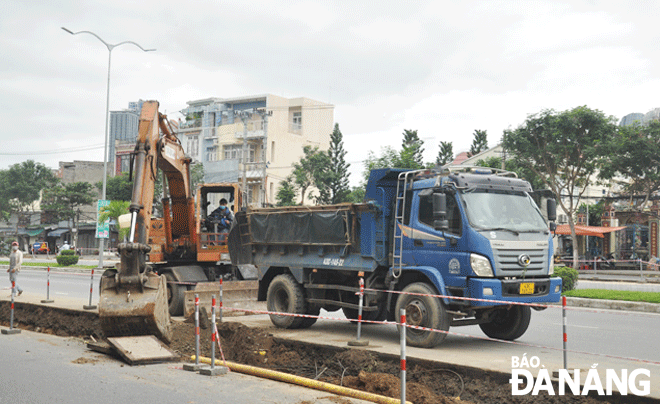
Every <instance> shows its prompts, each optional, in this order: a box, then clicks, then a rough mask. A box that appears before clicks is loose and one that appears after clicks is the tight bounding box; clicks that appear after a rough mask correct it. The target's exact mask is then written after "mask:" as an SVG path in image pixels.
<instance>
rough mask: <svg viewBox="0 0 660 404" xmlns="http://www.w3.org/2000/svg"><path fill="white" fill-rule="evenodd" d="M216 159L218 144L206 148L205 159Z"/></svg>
mask: <svg viewBox="0 0 660 404" xmlns="http://www.w3.org/2000/svg"><path fill="white" fill-rule="evenodd" d="M217 160H218V146H211V147H207V148H206V161H217Z"/></svg>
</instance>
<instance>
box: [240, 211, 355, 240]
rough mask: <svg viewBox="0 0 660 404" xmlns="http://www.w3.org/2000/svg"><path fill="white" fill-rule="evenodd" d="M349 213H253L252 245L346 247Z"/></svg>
mask: <svg viewBox="0 0 660 404" xmlns="http://www.w3.org/2000/svg"><path fill="white" fill-rule="evenodd" d="M347 214H348V212H347V211H321V212H318V211H317V212H314V211H309V212H299V211H298V212H287V211H281V212H268V213H250V214H248V221H249V225H250V241H251V242H252V243H256V244H288V245H346V244H348V243H349V236H348V229H347V226H346V224H347V220H346V216H347Z"/></svg>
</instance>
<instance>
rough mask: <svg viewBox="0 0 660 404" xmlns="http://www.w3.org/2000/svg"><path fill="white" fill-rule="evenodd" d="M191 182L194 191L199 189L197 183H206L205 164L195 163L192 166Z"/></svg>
mask: <svg viewBox="0 0 660 404" xmlns="http://www.w3.org/2000/svg"><path fill="white" fill-rule="evenodd" d="M161 177H162V176H161ZM190 182H191V184H192V187H193V191H194V190H196V189H197V185H199V184H203V183H204V164H202V163H193V164H192V165H191V166H190Z"/></svg>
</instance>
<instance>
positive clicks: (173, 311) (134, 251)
mask: <svg viewBox="0 0 660 404" xmlns="http://www.w3.org/2000/svg"><path fill="white" fill-rule="evenodd" d="M132 160H133V164H132V167H131V168H132V172H131V177H132V178H133V191H132V199H131V203H130V205H129V214H130V225H129V226H130V227H129V228H130V232H129V236H128V239H127V241H125V242H122V243H120V244H119V245H118V246H117V250H118V253H119V256H120V262H119V263H118V264H117V265H116V267H115V268H112V269H108V270H106V271H105V272H104V273H103V276H102V277H101V284H100V288H99V289H100V300H99V318H100V321H101V327H102V329H103V332H104V334H105V335H106V337H120V336H137V335H155V336H156V337H157V338H159V339H161V340H163V341H165V342H169V341H170V339H171V333H172V331H171V319H170V315H181V314H183V307H184V294H185V292H186V291H188V290H195V291H196V290H197V288H198V287H200V286H203V284H205V283H206V284H209V283H213V284H214V285H216V283H215V282H214V281H216V280H218V279H221V278H222V279H229V280H236V281H237V282H227V283H228V284H231V283H238V284H239V286H238V287H234V288H233V289H238V290H239V291H241V290H242V291H243V292H246V291H247V292H248V293H247V294H248V295H250V294H251V291H252V290H254V296H255V300H256V289H257V284H256V282H255V281H243V282H240V281H241V280H244V279H246V278H250V277H252V275H251V274H250V269H249V268H247V269H238V268H237V267H232V265H231V260H230V258H229V253H228V250H227V242H226V236H227V233H226V231H222V230H220V229H218V226H217V223H213V222H212V221H211V220H210V218H209V217H208V216H209V213H210V210H211V208H212V207H213V204H217V203H218V202H219V201H220V199H226V200H227V201H228V202H229V204H231V208H232V210H233V211H234V212H235V211H237V210H239V209H241V208H242V194H241V191H240V188H239V187H238V185H237V184H230V183H223V184H202V185H200V186H199V187H198V188H197V191H196V193H195V192H193V187H192V184H191V172H190V165H191V162H192V159H191V158H190V157H188V156H186V155H185V153H184V150H183V147H182V146H181V143H180V141H179V139H178V138H177V136H176V134H175V131H174V126H173V125H172V124H171V123H170V122H169V121H168V119H167V116H166V115H164V114H161V113H159V112H158V102H157V101H147V102H145V103H144V104H143V105H142V111H141V115H140V120H139V126H138V137H137V141H136V145H135V150H134V151H133V154H132ZM159 171H160V172H161V173H162V178H163V181H162V185H163V198H162V213H163V214H162V218H154V217H152V214H153V208H154V206H153V201H154V190H155V184H156V179H157V176H158V175H159ZM195 194H196V196H197V198H195ZM201 289H202V290H204V288H201ZM206 290H213V289H206ZM195 293H196V292H195ZM202 293H203V292H202Z"/></svg>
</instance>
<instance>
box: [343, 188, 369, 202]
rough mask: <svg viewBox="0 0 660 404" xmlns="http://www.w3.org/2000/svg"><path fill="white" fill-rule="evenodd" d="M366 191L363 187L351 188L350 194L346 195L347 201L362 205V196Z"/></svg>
mask: <svg viewBox="0 0 660 404" xmlns="http://www.w3.org/2000/svg"><path fill="white" fill-rule="evenodd" d="M365 193H366V190H365V189H364V187H353V188H351V193H350V194H348V201H347V202H351V203H362V202H364V194H365Z"/></svg>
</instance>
